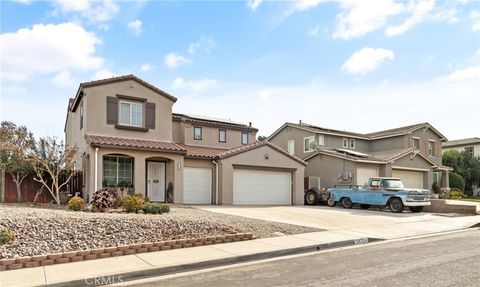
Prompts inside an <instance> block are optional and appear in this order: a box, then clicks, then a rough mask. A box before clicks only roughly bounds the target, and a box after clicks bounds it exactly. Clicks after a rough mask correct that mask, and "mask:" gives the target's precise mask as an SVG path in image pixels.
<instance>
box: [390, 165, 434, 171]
mask: <svg viewBox="0 0 480 287" xmlns="http://www.w3.org/2000/svg"><path fill="white" fill-rule="evenodd" d="M392 169H403V170H412V171H430V170H429V169H426V168H415V167H404V166H392Z"/></svg>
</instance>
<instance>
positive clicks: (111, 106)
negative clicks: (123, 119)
mask: <svg viewBox="0 0 480 287" xmlns="http://www.w3.org/2000/svg"><path fill="white" fill-rule="evenodd" d="M117 121H118V99H117V98H116V97H107V125H116V124H117Z"/></svg>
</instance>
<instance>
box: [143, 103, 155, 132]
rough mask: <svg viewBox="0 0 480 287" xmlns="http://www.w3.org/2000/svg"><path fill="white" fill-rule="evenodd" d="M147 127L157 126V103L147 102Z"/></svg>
mask: <svg viewBox="0 0 480 287" xmlns="http://www.w3.org/2000/svg"><path fill="white" fill-rule="evenodd" d="M145 128H147V129H154V128H155V103H149V102H147V103H145Z"/></svg>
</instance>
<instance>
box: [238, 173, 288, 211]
mask: <svg viewBox="0 0 480 287" xmlns="http://www.w3.org/2000/svg"><path fill="white" fill-rule="evenodd" d="M291 177H292V176H291V173H290V172H275V171H259V170H234V176H233V204H251V205H289V204H291V195H292V191H291V190H292V188H291Z"/></svg>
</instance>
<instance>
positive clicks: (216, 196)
mask: <svg viewBox="0 0 480 287" xmlns="http://www.w3.org/2000/svg"><path fill="white" fill-rule="evenodd" d="M212 162H213V164H214V165H215V204H216V205H218V162H217V161H216V160H213V161H212Z"/></svg>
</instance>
